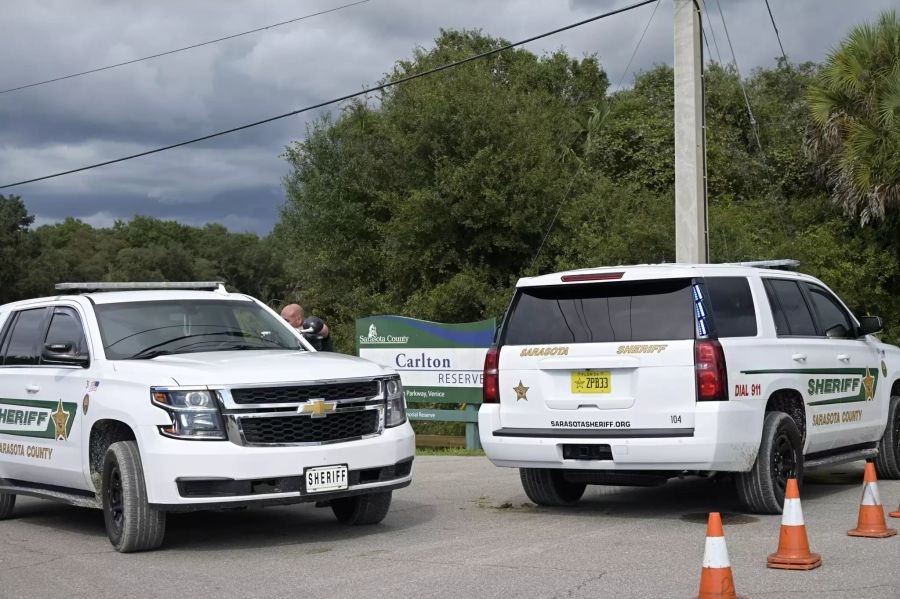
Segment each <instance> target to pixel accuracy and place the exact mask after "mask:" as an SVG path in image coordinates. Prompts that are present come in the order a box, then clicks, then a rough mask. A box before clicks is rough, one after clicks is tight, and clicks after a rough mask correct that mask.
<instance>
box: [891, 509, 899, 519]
mask: <svg viewBox="0 0 900 599" xmlns="http://www.w3.org/2000/svg"><path fill="white" fill-rule="evenodd" d="M888 516H890V517H891V518H900V507H898V508H897V511H896V512H890V513H889V514H888Z"/></svg>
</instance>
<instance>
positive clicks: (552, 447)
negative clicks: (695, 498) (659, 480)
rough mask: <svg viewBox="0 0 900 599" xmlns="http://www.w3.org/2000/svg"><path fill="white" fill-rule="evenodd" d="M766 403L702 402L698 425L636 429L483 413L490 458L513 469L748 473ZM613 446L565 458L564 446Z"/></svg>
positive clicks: (493, 408)
mask: <svg viewBox="0 0 900 599" xmlns="http://www.w3.org/2000/svg"><path fill="white" fill-rule="evenodd" d="M763 411H764V406H760V405H758V403H757V402H753V403H751V402H740V401H730V402H708V403H698V404H697V406H696V410H695V412H694V427H693V428H692V429H691V428H668V429H635V430H621V429H620V430H602V431H590V430H578V429H574V430H570V429H563V430H559V429H524V428H519V429H513V428H504V427H502V426H501V423H500V406H498V405H482V406H481V409H480V410H479V412H478V428H479V432H480V436H481V445H482V447H484V451H485V454H486V455H487V457H488V459H490V461H491V462H493V463H494V464H495V465H497V466H505V467H510V468H565V469H568V470H667V471H676V470H677V471H681V470H699V471H713V470H715V471H729V472H746V471H748V470H750V468H752V467H753V463H754V461H755V460H756V453H757V451H758V450H759V442H760V438H761V436H762V420H763V419H762V414H763ZM571 444H579V445H594V444H597V445H608V446H609V447H610V450H611V459H599V460H598V459H565V458H564V457H563V448H564V446H565V445H571Z"/></svg>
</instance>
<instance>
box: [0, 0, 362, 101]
mask: <svg viewBox="0 0 900 599" xmlns="http://www.w3.org/2000/svg"><path fill="white" fill-rule="evenodd" d="M366 2H369V0H358V1H357V2H352V3H350V4H343V5H341V6H336V7H334V8H329V9H328V10H322V11H319V12H315V13H312V14H308V15H303V16H302V17H297V18H295V19H289V20H287V21H281V22H278V23H272V24H271V25H266V26H264V27H257V28H256V29H250V30H249V31H242V32H240V33H235V34H232V35H226V36H225V37H219V38H216V39H214V40H209V41H206V42H200V43H197V44H191V45H190V46H184V47H183V48H175V49H174V50H166V51H165V52H160V53H158V54H151V55H150V56H144V57H142V58H135V59H133V60H126V61H125V62H117V63H116V64H111V65H107V66H105V67H97V68H95V69H89V70H87V71H81V72H79V73H71V74H69V75H62V76H60V77H54V78H53V79H46V80H44V81H37V82H35V83H28V84H25V85H20V86H18V87H11V88H9V89H4V90H0V94H6V93H9V92H14V91H19V90H22V89H28V88H29V87H37V86H38V85H46V84H47V83H54V82H56V81H63V80H65V79H72V78H74V77H81V76H82V75H90V74H91V73H99V72H100V71H107V70H109V69H115V68H117V67H124V66H125V65H129V64H134V63H136V62H142V61H144V60H150V59H151V58H159V57H160V56H168V55H169V54H176V53H178V52H184V51H185V50H193V49H194V48H200V47H202V46H208V45H210V44H215V43H218V42H224V41H226V40H231V39H234V38H236V37H241V36H244V35H250V34H251V33H258V32H260V31H265V30H266V29H274V28H275V27H281V26H282V25H289V24H290V23H296V22H297V21H303V20H305V19H311V18H313V17H318V16H320V15H324V14H328V13H330V12H337V11H339V10H343V9H345V8H350V7H351V6H357V5H359V4H365V3H366Z"/></svg>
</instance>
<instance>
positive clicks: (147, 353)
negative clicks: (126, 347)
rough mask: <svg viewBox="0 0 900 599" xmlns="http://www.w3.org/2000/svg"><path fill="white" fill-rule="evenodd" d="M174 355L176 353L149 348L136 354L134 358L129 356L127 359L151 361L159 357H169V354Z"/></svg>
mask: <svg viewBox="0 0 900 599" xmlns="http://www.w3.org/2000/svg"><path fill="white" fill-rule="evenodd" d="M174 353H175V352H173V351H169V350H167V349H152V348H149V347H148V348H147V349H142V350H141V351H139V352H138V353H136V354H134V355H133V356H128V358H126V359H127V360H150V359H152V358H155V357H157V356H167V355H169V354H174Z"/></svg>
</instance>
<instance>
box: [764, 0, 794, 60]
mask: <svg viewBox="0 0 900 599" xmlns="http://www.w3.org/2000/svg"><path fill="white" fill-rule="evenodd" d="M766 10H768V11H769V19H770V20H771V21H772V29H774V30H775V37H776V38H777V39H778V47H779V48H781V57H782V58H783V59H784V64H785V66H790V65H789V63H788V59H787V54H785V53H784V46H783V45H781V34H779V33H778V25H776V24H775V15H773V14H772V7H771V6H769V0H766Z"/></svg>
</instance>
